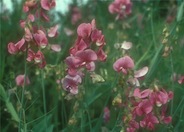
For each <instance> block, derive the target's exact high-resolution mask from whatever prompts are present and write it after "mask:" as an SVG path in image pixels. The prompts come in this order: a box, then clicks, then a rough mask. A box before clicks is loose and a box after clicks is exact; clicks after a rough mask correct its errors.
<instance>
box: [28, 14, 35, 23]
mask: <svg viewBox="0 0 184 132" xmlns="http://www.w3.org/2000/svg"><path fill="white" fill-rule="evenodd" d="M28 19H29V20H30V21H31V22H34V20H35V18H34V15H33V14H29V15H28Z"/></svg>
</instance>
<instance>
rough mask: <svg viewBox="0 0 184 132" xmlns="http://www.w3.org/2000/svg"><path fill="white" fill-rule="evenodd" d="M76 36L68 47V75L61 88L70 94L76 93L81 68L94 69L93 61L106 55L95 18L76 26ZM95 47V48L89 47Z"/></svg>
mask: <svg viewBox="0 0 184 132" xmlns="http://www.w3.org/2000/svg"><path fill="white" fill-rule="evenodd" d="M77 34H78V38H77V40H76V41H75V44H74V46H73V47H72V48H70V56H68V57H67V58H66V60H65V62H66V64H67V67H68V68H67V72H68V75H66V77H65V78H64V79H63V88H64V89H65V90H66V91H69V92H70V93H72V94H77V93H78V84H79V83H81V81H82V79H81V77H82V76H83V73H82V70H84V69H86V70H87V71H94V70H95V61H97V60H100V61H105V60H106V57H107V55H106V54H105V52H104V51H103V47H104V45H105V44H106V43H105V40H104V35H103V34H102V31H101V30H98V29H97V28H96V23H95V20H92V22H91V23H82V24H80V25H79V26H78V28H77ZM91 47H96V48H97V49H94V50H93V49H91Z"/></svg>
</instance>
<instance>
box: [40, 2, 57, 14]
mask: <svg viewBox="0 0 184 132" xmlns="http://www.w3.org/2000/svg"><path fill="white" fill-rule="evenodd" d="M40 3H41V7H42V8H43V9H45V10H48V11H49V10H50V9H51V8H53V7H55V6H56V2H55V0H41V1H40Z"/></svg>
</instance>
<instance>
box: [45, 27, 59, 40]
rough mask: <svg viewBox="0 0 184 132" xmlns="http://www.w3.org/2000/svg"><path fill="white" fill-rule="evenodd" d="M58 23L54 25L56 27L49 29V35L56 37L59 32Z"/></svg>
mask: <svg viewBox="0 0 184 132" xmlns="http://www.w3.org/2000/svg"><path fill="white" fill-rule="evenodd" d="M58 27H59V26H58V25H56V26H54V27H51V28H50V29H49V31H48V36H49V37H55V36H56V34H57V30H58Z"/></svg>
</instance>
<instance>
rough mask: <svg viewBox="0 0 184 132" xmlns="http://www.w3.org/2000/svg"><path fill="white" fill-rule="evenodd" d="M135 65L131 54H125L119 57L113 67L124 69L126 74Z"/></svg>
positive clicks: (118, 69)
mask: <svg viewBox="0 0 184 132" xmlns="http://www.w3.org/2000/svg"><path fill="white" fill-rule="evenodd" d="M133 67H134V62H133V60H132V59H131V58H130V57H129V56H124V57H122V58H120V59H118V60H117V61H116V62H115V63H114V64H113V68H114V70H115V71H117V72H120V71H122V72H123V73H124V74H127V72H128V71H127V70H129V69H132V68H133Z"/></svg>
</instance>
